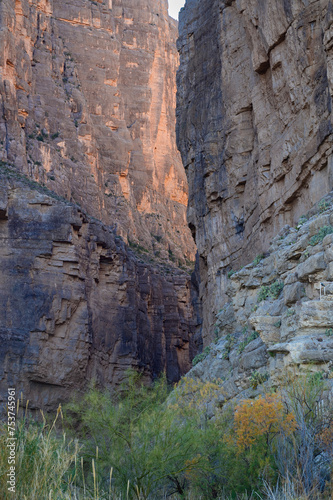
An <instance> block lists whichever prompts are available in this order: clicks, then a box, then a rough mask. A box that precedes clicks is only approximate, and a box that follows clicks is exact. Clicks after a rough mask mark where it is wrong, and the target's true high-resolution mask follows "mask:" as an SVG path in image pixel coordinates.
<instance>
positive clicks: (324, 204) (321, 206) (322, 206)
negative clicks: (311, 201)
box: [318, 200, 331, 214]
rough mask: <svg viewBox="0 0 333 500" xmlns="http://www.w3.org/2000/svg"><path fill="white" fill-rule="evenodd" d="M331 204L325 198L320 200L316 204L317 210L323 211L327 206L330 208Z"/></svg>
mask: <svg viewBox="0 0 333 500" xmlns="http://www.w3.org/2000/svg"><path fill="white" fill-rule="evenodd" d="M330 206H331V204H330V202H329V201H327V200H321V201H320V202H319V204H318V211H319V213H320V214H322V213H323V212H325V211H326V210H327V209H328V208H330Z"/></svg>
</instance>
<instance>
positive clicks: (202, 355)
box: [192, 346, 210, 366]
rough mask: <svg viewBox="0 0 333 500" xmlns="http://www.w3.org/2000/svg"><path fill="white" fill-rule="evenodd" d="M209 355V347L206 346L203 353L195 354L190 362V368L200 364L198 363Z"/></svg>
mask: <svg viewBox="0 0 333 500" xmlns="http://www.w3.org/2000/svg"><path fill="white" fill-rule="evenodd" d="M209 353H210V347H209V346H207V347H205V349H204V351H203V352H201V353H200V354H197V355H196V356H195V357H194V358H193V360H192V366H195V365H197V364H198V363H200V361H203V360H204V359H206V358H207V356H208V354H209Z"/></svg>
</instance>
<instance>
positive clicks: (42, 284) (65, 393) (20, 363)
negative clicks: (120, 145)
mask: <svg viewBox="0 0 333 500" xmlns="http://www.w3.org/2000/svg"><path fill="white" fill-rule="evenodd" d="M0 269H1V272H0V274H1V279H0V318H1V321H0V345H1V350H0V396H1V397H0V400H2V397H3V396H4V395H6V393H7V388H8V386H14V387H16V388H17V393H18V394H19V393H20V392H21V391H22V393H23V397H24V399H25V400H26V399H29V400H30V407H31V408H35V407H36V408H40V407H43V408H45V409H52V408H54V407H56V405H57V404H58V403H59V402H63V401H65V400H67V399H68V398H69V397H70V396H71V395H72V394H73V393H74V392H76V391H78V390H82V389H84V388H85V387H86V386H87V383H88V382H89V381H91V380H92V379H95V380H96V382H97V383H98V385H100V386H101V387H111V386H113V387H114V386H116V385H117V384H119V382H120V381H121V380H122V378H123V376H124V372H125V370H126V369H127V368H129V367H131V366H132V367H137V369H138V370H139V371H141V372H142V373H143V374H144V375H145V377H146V378H147V379H150V380H151V379H152V378H154V377H156V376H157V375H158V374H160V373H161V372H163V371H164V372H165V373H166V375H167V378H168V379H169V380H170V381H177V380H178V379H179V377H180V376H181V375H182V374H184V373H186V372H187V371H188V370H189V368H190V363H191V359H192V357H193V356H194V355H195V353H196V351H197V350H198V342H200V338H197V336H196V326H197V324H198V322H199V319H198V312H199V309H198V304H197V296H198V295H197V291H196V287H197V285H196V284H195V282H194V281H193V280H191V278H190V276H189V275H188V274H186V273H184V272H183V271H180V270H179V269H177V268H175V267H173V268H172V267H170V268H166V267H162V266H161V265H160V264H158V263H155V264H154V263H151V262H145V261H144V260H143V259H139V258H138V257H137V256H136V255H135V254H134V253H133V251H132V250H130V249H128V247H127V246H126V245H125V244H124V242H123V241H122V239H121V238H120V237H119V236H117V235H116V233H115V231H114V230H113V229H112V228H110V227H108V226H106V225H105V224H103V223H101V222H99V221H97V220H95V219H93V218H90V217H88V216H87V215H86V214H85V213H84V212H83V211H82V209H80V208H79V207H78V206H76V205H74V204H73V203H69V202H66V201H64V200H62V199H60V198H59V197H58V196H56V195H54V193H53V194H52V193H51V192H49V191H48V190H46V189H45V188H42V187H41V186H39V185H37V184H33V183H32V182H30V181H28V180H26V179H25V178H23V177H20V176H18V175H17V173H16V172H15V170H13V169H8V168H6V167H4V166H2V167H1V166H0Z"/></svg>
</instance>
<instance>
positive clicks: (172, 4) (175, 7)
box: [169, 0, 185, 20]
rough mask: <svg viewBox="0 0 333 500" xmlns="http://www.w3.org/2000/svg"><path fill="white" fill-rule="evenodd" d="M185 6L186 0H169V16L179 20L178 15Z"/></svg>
mask: <svg viewBox="0 0 333 500" xmlns="http://www.w3.org/2000/svg"><path fill="white" fill-rule="evenodd" d="M184 5H185V0H169V15H170V16H171V17H173V18H174V19H177V20H178V13H179V11H180V9H181V8H182V7H184Z"/></svg>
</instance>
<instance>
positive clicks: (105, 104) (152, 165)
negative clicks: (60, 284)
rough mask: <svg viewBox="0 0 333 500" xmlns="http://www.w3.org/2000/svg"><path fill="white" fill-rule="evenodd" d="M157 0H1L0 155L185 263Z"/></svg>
mask: <svg viewBox="0 0 333 500" xmlns="http://www.w3.org/2000/svg"><path fill="white" fill-rule="evenodd" d="M176 36H177V23H176V22H175V21H174V20H172V19H171V18H169V16H168V13H167V0H98V1H92V0H3V1H1V3H0V40H1V42H0V43H1V47H2V50H1V55H0V109H1V113H0V159H4V160H6V161H9V162H11V163H13V164H14V165H15V166H16V167H17V168H19V169H21V170H22V171H23V172H24V173H25V174H26V175H28V176H30V177H32V178H33V179H34V180H37V181H39V182H43V183H45V184H46V185H47V186H48V187H49V188H50V189H52V190H54V191H56V192H57V193H58V194H60V195H61V196H64V197H66V198H67V199H70V200H73V201H75V202H77V203H80V204H81V206H82V207H83V208H84V209H86V210H87V211H88V212H89V213H90V214H91V215H93V216H95V217H96V218H98V219H101V220H102V221H104V222H105V223H107V224H109V225H110V224H112V225H115V226H116V230H117V234H119V235H121V236H122V237H123V238H124V240H125V241H128V240H131V241H134V242H136V243H139V244H140V245H141V246H143V247H145V248H147V249H149V250H153V249H154V250H155V251H158V252H160V255H161V256H162V257H163V256H164V257H166V258H168V255H169V253H168V251H169V250H170V251H171V252H172V254H173V255H174V256H175V258H176V259H178V260H180V261H182V262H184V259H185V258H187V259H189V260H194V255H195V246H194V243H193V240H192V238H191V234H190V231H189V229H188V227H187V223H186V205H187V190H188V188H187V180H186V175H185V173H184V170H183V167H182V163H181V158H180V154H179V152H178V150H177V147H176V141H175V96H176V84H175V72H176V67H177V65H178V54H177V51H176V46H175V40H176Z"/></svg>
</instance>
